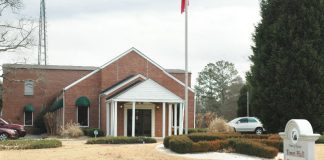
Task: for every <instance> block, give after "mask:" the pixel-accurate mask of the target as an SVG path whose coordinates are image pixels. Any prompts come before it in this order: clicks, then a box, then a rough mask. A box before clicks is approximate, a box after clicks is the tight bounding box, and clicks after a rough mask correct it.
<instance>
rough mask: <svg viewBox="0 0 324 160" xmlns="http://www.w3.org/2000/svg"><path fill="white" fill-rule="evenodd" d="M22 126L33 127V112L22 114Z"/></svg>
mask: <svg viewBox="0 0 324 160" xmlns="http://www.w3.org/2000/svg"><path fill="white" fill-rule="evenodd" d="M24 125H25V126H32V125H33V112H24Z"/></svg>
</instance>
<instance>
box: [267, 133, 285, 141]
mask: <svg viewBox="0 0 324 160" xmlns="http://www.w3.org/2000/svg"><path fill="white" fill-rule="evenodd" d="M268 139H271V140H282V138H281V137H280V136H279V134H269V137H268Z"/></svg>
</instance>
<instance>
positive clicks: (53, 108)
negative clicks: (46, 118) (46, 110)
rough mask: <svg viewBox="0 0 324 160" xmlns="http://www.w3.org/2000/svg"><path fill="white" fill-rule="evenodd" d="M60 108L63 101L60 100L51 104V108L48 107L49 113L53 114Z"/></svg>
mask: <svg viewBox="0 0 324 160" xmlns="http://www.w3.org/2000/svg"><path fill="white" fill-rule="evenodd" d="M62 107H63V99H62V98H61V99H59V100H57V101H55V102H54V103H53V104H52V106H51V107H50V111H51V112H54V111H56V110H58V109H60V108H62Z"/></svg>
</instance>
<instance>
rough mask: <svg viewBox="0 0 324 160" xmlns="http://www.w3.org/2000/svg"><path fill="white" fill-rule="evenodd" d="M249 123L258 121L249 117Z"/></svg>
mask: <svg viewBox="0 0 324 160" xmlns="http://www.w3.org/2000/svg"><path fill="white" fill-rule="evenodd" d="M249 123H257V121H256V120H255V119H254V118H249Z"/></svg>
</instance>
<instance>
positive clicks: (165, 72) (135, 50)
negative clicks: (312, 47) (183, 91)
mask: <svg viewBox="0 0 324 160" xmlns="http://www.w3.org/2000/svg"><path fill="white" fill-rule="evenodd" d="M132 51H134V52H136V53H137V54H138V55H140V56H142V57H143V58H144V59H146V60H147V61H149V62H150V63H152V64H153V65H155V66H156V67H157V68H159V69H161V70H162V71H163V73H164V74H166V75H167V76H168V77H170V78H172V79H173V80H175V81H176V82H177V83H179V84H180V85H182V86H185V84H184V83H183V82H181V81H180V80H179V79H177V78H175V77H174V76H172V75H171V74H170V73H168V72H167V71H166V70H165V69H164V68H163V67H161V66H160V65H159V64H157V63H156V62H154V61H153V60H151V59H150V58H149V57H147V56H146V55H144V54H143V53H142V52H140V51H139V50H137V49H136V48H134V47H132V48H130V49H129V50H127V51H126V52H124V53H122V54H120V55H119V56H117V57H115V58H114V59H112V60H110V61H109V62H107V63H105V64H104V65H102V66H100V67H99V68H98V69H96V70H94V71H92V72H91V73H89V74H87V75H85V76H84V77H82V78H80V79H79V80H77V81H75V82H73V83H72V84H70V85H68V86H67V87H65V88H64V89H63V90H64V91H66V90H68V89H70V88H71V87H73V86H74V85H76V84H78V83H80V82H81V81H83V80H85V79H87V78H88V77H90V76H92V75H94V74H95V73H97V72H99V71H100V70H101V69H103V68H105V67H107V66H108V65H110V64H112V63H114V62H115V61H117V60H118V59H120V58H122V57H124V56H125V55H127V54H128V53H130V52H132ZM188 89H189V90H190V91H192V92H195V91H194V90H193V89H192V88H191V87H189V86H188Z"/></svg>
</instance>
